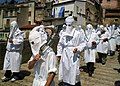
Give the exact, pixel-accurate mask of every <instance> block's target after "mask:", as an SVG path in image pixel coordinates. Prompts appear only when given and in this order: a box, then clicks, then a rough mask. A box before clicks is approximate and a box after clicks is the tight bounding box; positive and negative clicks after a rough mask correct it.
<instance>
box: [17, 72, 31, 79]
mask: <svg viewBox="0 0 120 86" xmlns="http://www.w3.org/2000/svg"><path fill="white" fill-rule="evenodd" d="M30 74H31V72H30V71H27V70H21V71H20V73H19V80H23V79H24V78H25V77H26V76H29V75H30Z"/></svg>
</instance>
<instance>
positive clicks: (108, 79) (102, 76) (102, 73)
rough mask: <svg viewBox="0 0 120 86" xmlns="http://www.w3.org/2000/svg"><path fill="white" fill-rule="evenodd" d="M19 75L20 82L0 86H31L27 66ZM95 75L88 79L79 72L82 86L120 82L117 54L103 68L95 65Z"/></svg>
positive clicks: (0, 83)
mask: <svg viewBox="0 0 120 86" xmlns="http://www.w3.org/2000/svg"><path fill="white" fill-rule="evenodd" d="M81 66H85V63H84V61H83V60H82V59H81ZM21 68H22V69H21V74H22V75H24V76H23V79H22V80H18V81H16V82H14V83H12V82H10V81H8V82H1V81H0V86H31V85H32V80H33V77H34V76H33V70H28V69H27V64H22V67H21ZM95 68H96V69H95V73H94V75H93V77H88V74H87V73H86V72H81V76H80V77H81V83H82V86H114V83H115V81H118V80H120V73H118V71H117V69H118V68H120V65H119V63H118V62H117V54H116V55H115V56H113V57H108V59H107V63H106V65H105V66H103V65H101V64H100V63H95ZM2 75H3V71H2V70H0V77H2ZM55 81H56V86H58V85H57V83H58V80H57V76H56V77H55Z"/></svg>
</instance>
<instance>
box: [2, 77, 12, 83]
mask: <svg viewBox="0 0 120 86" xmlns="http://www.w3.org/2000/svg"><path fill="white" fill-rule="evenodd" d="M10 79H11V78H7V77H5V76H4V77H3V78H2V82H7V81H9V80H10Z"/></svg>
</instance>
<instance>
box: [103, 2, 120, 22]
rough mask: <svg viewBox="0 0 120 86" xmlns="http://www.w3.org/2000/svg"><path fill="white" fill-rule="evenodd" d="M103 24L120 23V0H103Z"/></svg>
mask: <svg viewBox="0 0 120 86" xmlns="http://www.w3.org/2000/svg"><path fill="white" fill-rule="evenodd" d="M101 6H102V8H103V24H113V23H115V24H120V0H101Z"/></svg>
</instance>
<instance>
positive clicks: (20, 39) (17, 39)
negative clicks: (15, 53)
mask: <svg viewBox="0 0 120 86" xmlns="http://www.w3.org/2000/svg"><path fill="white" fill-rule="evenodd" d="M23 41H24V34H23V32H20V33H19V34H18V35H17V36H16V37H15V38H13V44H15V45H19V44H21V43H22V42H23Z"/></svg>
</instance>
